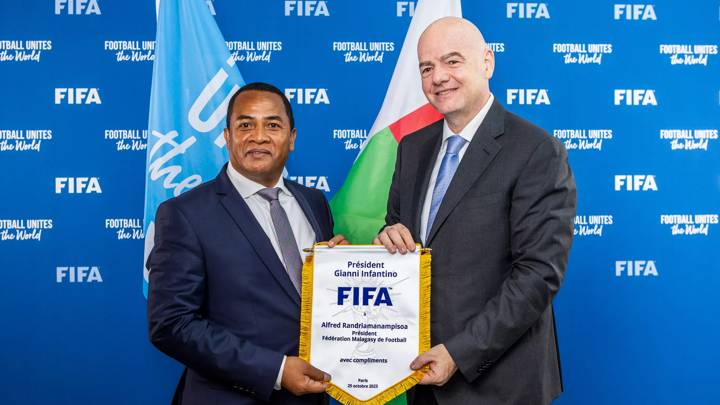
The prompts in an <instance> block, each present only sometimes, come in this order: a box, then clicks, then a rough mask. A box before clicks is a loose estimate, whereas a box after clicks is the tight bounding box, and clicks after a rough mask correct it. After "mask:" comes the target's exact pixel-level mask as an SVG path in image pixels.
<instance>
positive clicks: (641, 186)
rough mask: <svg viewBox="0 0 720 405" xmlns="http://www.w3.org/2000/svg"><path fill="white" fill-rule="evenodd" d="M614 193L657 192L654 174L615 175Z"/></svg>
mask: <svg viewBox="0 0 720 405" xmlns="http://www.w3.org/2000/svg"><path fill="white" fill-rule="evenodd" d="M615 191H658V186H657V182H656V181H655V175H654V174H617V175H615Z"/></svg>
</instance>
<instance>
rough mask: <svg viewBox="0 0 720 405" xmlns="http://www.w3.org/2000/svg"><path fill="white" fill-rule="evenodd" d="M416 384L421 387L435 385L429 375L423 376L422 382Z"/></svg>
mask: <svg viewBox="0 0 720 405" xmlns="http://www.w3.org/2000/svg"><path fill="white" fill-rule="evenodd" d="M418 384H421V385H430V384H435V380H434V379H433V378H432V377H431V376H430V374H425V375H424V376H423V378H422V380H420V382H419V383H418Z"/></svg>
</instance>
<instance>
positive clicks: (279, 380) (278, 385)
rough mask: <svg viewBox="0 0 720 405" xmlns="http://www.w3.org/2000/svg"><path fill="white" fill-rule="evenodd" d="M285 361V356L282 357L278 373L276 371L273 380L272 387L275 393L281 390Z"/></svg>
mask: <svg viewBox="0 0 720 405" xmlns="http://www.w3.org/2000/svg"><path fill="white" fill-rule="evenodd" d="M285 359H287V356H283V361H282V363H280V371H278V375H277V378H276V379H275V386H274V387H273V389H274V390H275V391H279V390H280V389H282V375H283V370H285Z"/></svg>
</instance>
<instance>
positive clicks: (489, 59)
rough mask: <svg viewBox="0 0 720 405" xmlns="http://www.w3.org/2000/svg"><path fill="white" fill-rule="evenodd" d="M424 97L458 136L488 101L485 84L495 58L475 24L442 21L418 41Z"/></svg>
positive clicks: (428, 29) (436, 22) (488, 89)
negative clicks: (443, 116)
mask: <svg viewBox="0 0 720 405" xmlns="http://www.w3.org/2000/svg"><path fill="white" fill-rule="evenodd" d="M418 61H419V67H420V75H421V79H422V87H423V93H425V97H427V99H428V101H429V102H430V104H432V105H433V106H434V107H435V108H436V109H437V110H438V111H440V112H441V113H442V114H444V115H445V120H446V121H447V123H448V125H449V126H450V129H452V130H453V131H457V132H459V131H460V130H462V129H463V128H464V127H465V125H467V123H468V122H470V120H472V118H474V117H475V115H476V114H477V113H478V112H479V111H480V110H481V109H482V107H483V106H484V105H485V103H486V102H487V100H488V98H489V97H490V87H489V83H488V81H489V80H490V78H491V77H492V73H493V69H494V67H495V58H494V55H493V52H492V50H491V49H490V48H489V47H488V46H487V44H486V43H485V39H484V38H483V35H482V33H480V30H479V29H478V28H477V27H476V26H475V24H473V23H471V22H470V21H468V20H466V19H464V18H459V17H444V18H441V19H439V20H436V21H434V22H433V23H432V24H430V25H429V26H428V27H427V28H426V29H425V31H423V33H422V35H420V39H419V41H418Z"/></svg>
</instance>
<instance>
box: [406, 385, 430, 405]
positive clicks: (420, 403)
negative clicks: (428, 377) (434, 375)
mask: <svg viewBox="0 0 720 405" xmlns="http://www.w3.org/2000/svg"><path fill="white" fill-rule="evenodd" d="M408 405H437V401H436V400H435V395H434V394H433V392H432V388H431V386H429V385H416V386H415V387H413V389H411V390H410V391H409V392H408Z"/></svg>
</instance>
